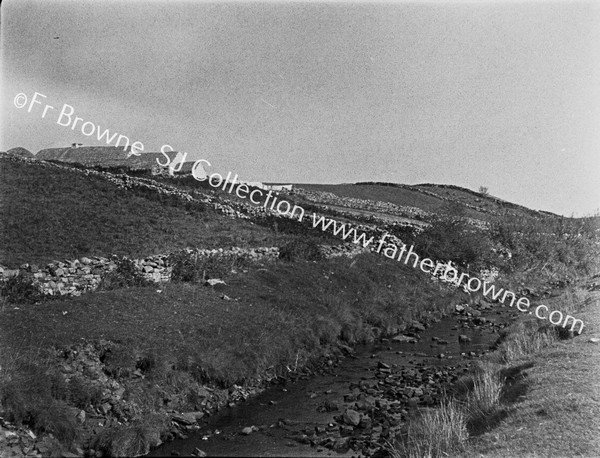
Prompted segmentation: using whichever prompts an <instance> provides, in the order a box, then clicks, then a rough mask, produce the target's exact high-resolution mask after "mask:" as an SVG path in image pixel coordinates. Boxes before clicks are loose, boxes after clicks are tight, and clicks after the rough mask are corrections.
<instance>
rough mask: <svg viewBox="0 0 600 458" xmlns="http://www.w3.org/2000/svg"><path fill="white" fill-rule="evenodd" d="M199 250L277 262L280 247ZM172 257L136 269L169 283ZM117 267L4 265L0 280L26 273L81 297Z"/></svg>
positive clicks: (92, 263) (89, 262) (109, 263)
mask: <svg viewBox="0 0 600 458" xmlns="http://www.w3.org/2000/svg"><path fill="white" fill-rule="evenodd" d="M187 251H189V252H194V251H196V252H197V253H198V256H200V257H206V258H208V257H211V256H215V257H218V256H230V255H237V256H245V257H247V258H249V259H251V260H255V261H258V260H268V259H276V258H277V257H278V256H279V249H278V248H277V247H258V248H237V247H234V248H231V249H223V248H219V249H213V250H209V249H196V250H193V249H188V250H187ZM168 258H169V255H165V254H159V255H154V256H149V257H146V258H143V259H135V260H133V261H134V263H135V266H136V268H137V269H138V271H139V272H140V273H142V274H143V276H144V277H145V278H146V279H147V280H150V281H153V282H156V283H159V282H168V281H170V280H171V270H172V268H171V267H170V266H169V262H168ZM116 268H117V264H116V263H115V262H114V260H113V259H109V258H105V257H89V258H88V257H83V258H79V259H74V260H69V261H55V262H52V263H50V264H47V265H46V266H43V267H40V266H37V265H34V264H23V265H21V266H20V267H19V269H8V268H6V267H2V266H0V281H1V280H6V279H8V278H10V277H12V276H15V275H18V274H22V275H25V276H26V277H29V278H31V279H32V280H33V283H34V284H35V285H37V286H38V288H39V289H40V290H41V291H42V293H43V294H46V295H61V296H64V295H67V296H79V295H81V294H82V293H85V292H88V291H93V290H95V289H96V288H97V287H98V285H99V284H100V282H101V280H102V278H103V277H104V276H105V275H106V274H108V273H109V272H112V271H113V270H114V269H116Z"/></svg>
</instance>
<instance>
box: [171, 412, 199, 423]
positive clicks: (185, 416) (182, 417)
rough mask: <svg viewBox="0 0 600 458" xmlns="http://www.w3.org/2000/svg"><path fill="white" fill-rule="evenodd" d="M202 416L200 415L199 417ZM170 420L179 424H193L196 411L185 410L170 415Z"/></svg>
mask: <svg viewBox="0 0 600 458" xmlns="http://www.w3.org/2000/svg"><path fill="white" fill-rule="evenodd" d="M200 418H202V417H200ZM171 420H173V421H174V422H176V423H179V424H181V425H193V424H195V423H196V421H197V420H196V412H186V413H180V414H173V415H171Z"/></svg>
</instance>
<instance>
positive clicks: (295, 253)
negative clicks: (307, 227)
mask: <svg viewBox="0 0 600 458" xmlns="http://www.w3.org/2000/svg"><path fill="white" fill-rule="evenodd" d="M324 258H325V256H324V255H323V252H322V251H321V248H320V246H319V244H318V243H316V242H315V241H314V240H312V239H308V240H300V239H297V240H292V241H291V242H288V243H286V244H285V245H283V246H282V247H280V248H279V259H283V260H284V261H290V262H293V261H299V260H303V261H322V260H323V259H324Z"/></svg>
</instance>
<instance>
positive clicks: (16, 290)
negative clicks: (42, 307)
mask: <svg viewBox="0 0 600 458" xmlns="http://www.w3.org/2000/svg"><path fill="white" fill-rule="evenodd" d="M0 297H5V298H6V300H7V302H9V303H12V304H34V303H36V302H40V301H42V300H43V299H44V295H43V294H42V292H41V291H40V290H39V288H38V287H37V286H36V285H34V284H33V281H32V280H31V278H29V277H27V276H25V275H23V274H22V273H19V274H18V275H16V276H14V277H10V278H9V279H7V280H5V281H4V282H3V283H1V284H0Z"/></svg>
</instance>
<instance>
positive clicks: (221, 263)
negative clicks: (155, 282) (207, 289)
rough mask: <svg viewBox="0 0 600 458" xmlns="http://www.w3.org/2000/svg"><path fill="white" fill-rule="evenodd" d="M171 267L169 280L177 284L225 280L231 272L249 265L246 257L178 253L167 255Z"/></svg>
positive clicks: (184, 251) (188, 252)
mask: <svg viewBox="0 0 600 458" xmlns="http://www.w3.org/2000/svg"><path fill="white" fill-rule="evenodd" d="M168 263H169V265H170V266H171V267H172V272H171V280H172V281H179V282H199V281H204V280H207V279H209V278H225V277H227V276H228V275H229V274H230V273H231V271H232V270H239V269H243V268H245V267H247V266H249V265H250V261H249V259H248V257H247V256H244V255H240V254H234V253H231V254H215V255H211V256H200V255H199V254H198V253H197V252H193V251H191V252H190V251H186V250H183V251H179V252H177V253H172V254H170V255H169V258H168Z"/></svg>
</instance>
